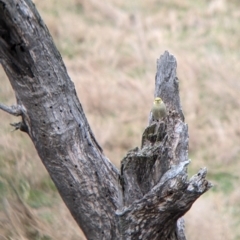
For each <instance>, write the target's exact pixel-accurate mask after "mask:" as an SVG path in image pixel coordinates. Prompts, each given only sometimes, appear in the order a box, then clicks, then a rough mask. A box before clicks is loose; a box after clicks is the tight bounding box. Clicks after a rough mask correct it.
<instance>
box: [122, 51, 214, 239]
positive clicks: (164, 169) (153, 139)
mask: <svg viewBox="0 0 240 240" xmlns="http://www.w3.org/2000/svg"><path fill="white" fill-rule="evenodd" d="M176 68H177V63H176V60H175V58H174V56H172V55H170V54H169V53H168V52H165V53H164V54H163V55H162V56H161V57H160V59H158V61H157V73H156V78H155V94H154V95H155V97H161V98H162V99H163V101H164V102H165V104H166V106H167V111H168V115H167V118H165V119H164V120H163V121H161V122H153V121H152V120H151V114H150V121H149V124H150V125H149V126H148V127H147V128H146V129H145V131H144V133H143V137H142V147H141V149H138V148H136V149H134V150H132V151H130V152H129V153H128V154H127V156H126V157H125V158H124V159H123V161H122V166H121V183H122V185H123V189H124V191H123V200H124V205H125V206H126V207H127V208H125V209H124V210H123V211H122V212H119V221H120V225H121V226H122V228H120V229H121V232H122V235H123V239H131V237H133V239H178V240H184V239H185V236H184V229H183V228H184V224H183V219H179V218H180V217H181V216H183V215H184V214H185V213H186V212H187V211H188V210H189V208H190V207H191V205H192V203H193V202H194V201H195V200H196V199H197V198H198V197H199V196H200V195H201V194H203V193H204V192H205V191H207V190H208V189H209V188H210V187H211V184H210V183H209V182H208V181H207V180H205V174H206V169H204V170H200V172H199V173H198V174H197V175H196V176H198V177H199V179H198V181H200V183H201V184H200V185H196V188H195V189H191V190H192V192H191V191H187V189H188V187H189V186H190V185H192V184H194V183H192V181H193V179H194V181H195V180H196V178H192V181H191V180H190V181H188V179H187V168H186V166H187V164H188V163H189V159H188V127H187V124H186V123H184V116H183V113H182V109H181V104H180V98H179V86H178V79H177V75H176ZM198 183H199V182H198ZM192 196H194V198H195V199H194V198H192ZM190 199H191V200H190ZM178 219H179V222H178V223H177V220H178ZM135 222H139V225H138V226H136V225H134V224H133V223H135ZM142 229H145V231H143V230H142Z"/></svg>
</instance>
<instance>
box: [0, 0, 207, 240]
mask: <svg viewBox="0 0 240 240" xmlns="http://www.w3.org/2000/svg"><path fill="white" fill-rule="evenodd" d="M0 62H1V64H2V65H3V68H4V70H5V72H6V74H7V76H8V78H9V80H10V83H11V85H12V87H13V89H14V90H15V94H16V100H17V105H16V106H11V107H7V106H4V105H2V104H0V108H1V109H2V110H4V111H6V112H8V113H10V114H13V115H15V116H21V117H22V121H21V122H20V123H17V124H15V125H14V126H15V127H16V128H17V129H20V130H22V131H24V132H26V133H27V134H28V135H29V137H30V138H31V139H32V141H33V143H34V145H35V147H36V149H37V151H38V154H39V156H40V158H41V160H42V162H43V164H44V165H45V167H46V169H47V170H48V172H49V174H50V176H51V178H52V179H53V181H54V183H55V184H56V186H57V188H58V191H59V193H60V195H61V197H62V199H63V200H64V202H65V203H66V205H67V206H68V208H69V210H70V212H71V213H72V215H73V217H74V218H75V220H76V222H77V223H78V224H79V226H80V227H81V228H82V230H83V232H84V233H85V235H86V237H87V238H88V239H94V240H95V239H163V240H164V239H177V240H183V239H185V235H184V222H183V219H182V218H181V216H183V215H184V214H185V213H186V212H187V211H188V210H189V208H190V207H191V205H192V204H193V202H194V201H195V200H196V199H197V198H198V197H199V196H200V195H201V194H203V193H204V192H205V191H207V190H208V189H209V188H210V187H211V184H210V183H209V182H208V181H207V180H206V179H205V176H206V169H201V170H200V171H199V172H198V173H197V174H196V175H194V176H193V177H192V178H190V180H188V179H187V165H188V164H189V159H188V129H187V125H186V124H185V123H184V116H183V113H182V110H181V106H180V99H179V92H178V80H177V77H176V60H175V58H174V57H173V56H171V55H169V53H168V52H165V53H164V55H163V56H161V58H160V59H159V60H158V62H157V74H156V81H155V89H156V90H155V96H160V97H161V98H162V99H163V101H164V102H165V103H166V106H167V109H168V116H167V117H166V119H164V121H161V122H152V121H151V116H150V121H149V122H150V123H149V126H148V127H147V128H146V129H145V131H144V133H143V137H142V146H141V148H136V149H134V150H132V151H129V153H128V154H127V155H126V157H125V158H124V159H123V161H122V166H121V171H120V172H119V171H118V169H116V168H115V167H114V166H113V165H112V164H111V162H110V161H109V160H108V159H107V158H106V157H105V156H104V154H103V152H102V149H101V147H100V146H99V145H98V143H97V141H96V140H95V138H94V135H93V133H92V131H91V129H90V127H89V124H88V122H87V119H86V117H85V115H84V112H83V109H82V106H81V104H80V102H79V100H78V98H77V96H76V92H75V88H74V84H73V83H72V82H71V80H70V78H69V76H68V74H67V71H66V68H65V66H64V63H63V61H62V58H61V56H60V54H59V52H58V51H57V49H56V47H55V45H54V44H53V41H52V38H51V36H50V34H49V32H48V30H47V27H46V26H45V24H44V23H43V21H42V19H41V18H40V16H39V14H38V12H37V11H36V9H35V7H34V5H33V3H32V2H31V1H30V0H0Z"/></svg>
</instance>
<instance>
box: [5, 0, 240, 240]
mask: <svg viewBox="0 0 240 240" xmlns="http://www.w3.org/2000/svg"><path fill="white" fill-rule="evenodd" d="M35 3H36V6H37V8H38V10H39V11H40V14H41V16H42V17H43V19H44V21H45V23H46V25H47V26H48V28H49V30H50V32H51V34H52V36H53V38H54V41H55V43H56V45H57V47H58V49H59V51H60V52H61V54H62V56H63V59H64V61H65V64H66V66H67V69H68V72H69V75H70V76H71V78H72V80H73V81H74V83H75V86H76V89H77V92H78V95H79V98H80V101H81V102H82V104H83V108H84V110H85V112H86V114H87V117H88V120H89V122H90V125H91V127H92V128H93V131H94V133H95V135H96V137H97V139H98V141H99V143H100V144H101V146H102V147H103V149H104V151H105V153H106V155H107V156H108V157H109V158H110V159H111V160H112V161H113V162H114V164H116V165H117V166H119V162H120V160H121V158H122V157H123V156H124V154H125V153H126V152H127V151H128V150H129V149H131V148H133V147H135V146H139V145H140V139H141V133H142V131H143V129H144V127H145V126H146V123H147V117H148V113H149V109H150V106H151V103H152V99H153V90H154V75H155V68H156V66H155V63H156V58H158V57H159V55H160V54H162V53H163V52H164V51H165V50H169V51H170V53H172V54H174V55H175V57H176V58H177V61H178V76H179V79H180V90H181V100H182V106H183V110H184V113H185V118H186V122H187V123H188V124H189V134H190V151H189V153H190V158H191V159H192V164H191V166H190V169H189V171H190V173H191V174H192V173H195V172H196V171H197V169H198V168H199V167H202V166H207V167H208V168H209V178H210V179H211V180H212V181H213V182H214V183H215V185H216V187H215V188H214V189H213V190H212V191H210V192H209V193H208V194H207V197H202V198H201V199H199V200H198V201H197V202H196V203H195V204H194V206H193V208H192V209H191V210H190V212H189V213H188V214H187V215H186V228H187V235H188V239H195V240H198V239H212V240H219V239H227V240H228V239H238V238H239V236H240V235H239V234H240V231H239V229H238V227H237V226H238V224H239V222H240V218H239V211H240V207H239V201H240V193H239V190H238V189H237V186H238V185H239V173H238V169H239V167H240V162H239V159H240V139H239V138H240V130H239V117H240V114H239V108H240V98H239V97H238V95H239V90H240V83H239V81H238V77H239V75H240V68H239V60H240V59H239V58H240V57H239V33H238V30H239V28H240V10H239V9H240V8H239V3H238V2H237V1H233V0H231V1H226V0H212V1H200V0H198V1H190V0H184V1H182V0H181V1H180V0H173V1H166V0H164V1H161V2H159V1H156V0H150V1H145V2H144V1H129V2H127V1H125V2H123V1H120V0H111V1H105V2H101V1H97V0H89V1H87V0H68V1H66V0H65V1H56V0H49V1H42V0H35ZM0 79H1V88H0V101H1V102H3V103H5V104H9V105H11V104H14V102H15V99H14V93H13V91H12V89H11V86H10V85H9V83H8V80H7V79H6V76H5V75H4V73H3V71H2V70H1V71H0ZM0 118H1V122H0V167H1V170H0V200H1V203H2V205H0V239H14V240H15V239H29V240H30V239H31V240H32V239H41V240H43V239H44V240H47V239H70V240H75V239H81V236H82V234H81V232H80V230H79V229H78V227H77V226H76V224H75V223H74V221H73V219H72V218H71V216H70V214H69V212H68V210H67V209H66V207H65V206H64V204H63V203H62V201H61V199H60V197H59V196H58V193H57V192H56V189H55V188H54V186H53V185H52V182H51V180H50V179H49V176H48V174H47V172H46V170H45V169H44V167H43V166H42V164H41V162H40V160H39V158H38V156H37V154H36V152H35V150H34V148H33V145H32V143H31V142H30V140H29V139H28V137H27V136H26V135H25V134H23V133H20V132H11V127H10V126H9V125H8V123H10V122H16V121H17V120H16V119H15V118H13V117H11V116H8V115H7V114H5V113H3V112H0ZM62 226H65V227H64V228H63V227H62ZM206 233H207V235H205V234H206ZM82 239H84V238H82Z"/></svg>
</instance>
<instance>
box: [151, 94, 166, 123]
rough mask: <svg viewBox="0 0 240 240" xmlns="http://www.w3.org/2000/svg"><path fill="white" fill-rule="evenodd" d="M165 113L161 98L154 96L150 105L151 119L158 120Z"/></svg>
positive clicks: (164, 115)
mask: <svg viewBox="0 0 240 240" xmlns="http://www.w3.org/2000/svg"><path fill="white" fill-rule="evenodd" d="M166 115H167V109H166V106H165V104H164V102H163V100H162V99H161V98H160V97H156V98H155V99H154V102H153V106H152V116H153V120H155V121H159V120H161V119H163V118H164V117H166Z"/></svg>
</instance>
